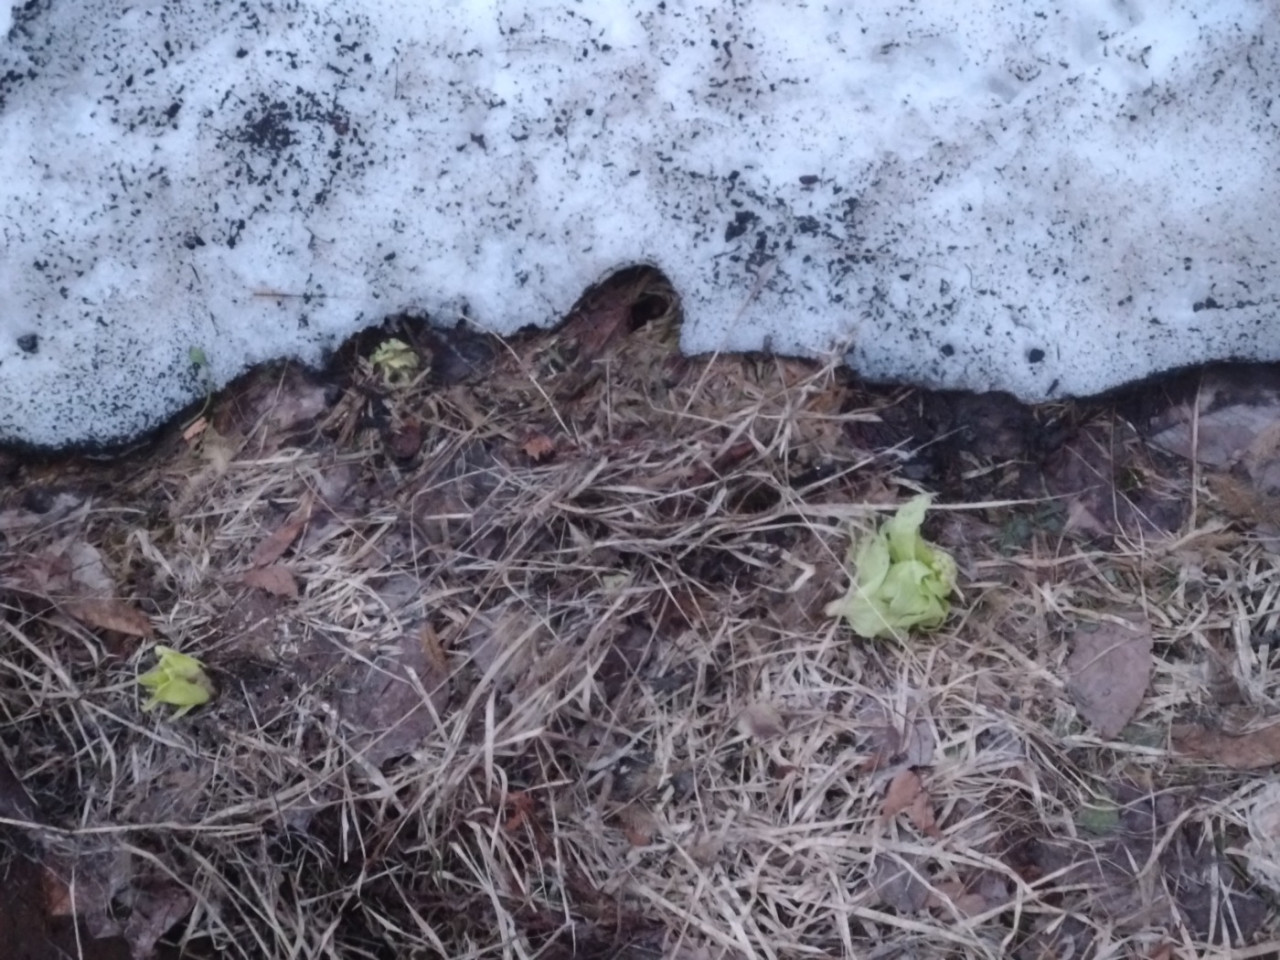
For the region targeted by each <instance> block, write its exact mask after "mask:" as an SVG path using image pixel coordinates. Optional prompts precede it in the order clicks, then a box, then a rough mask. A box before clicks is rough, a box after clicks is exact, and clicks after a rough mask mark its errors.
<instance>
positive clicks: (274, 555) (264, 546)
mask: <svg viewBox="0 0 1280 960" xmlns="http://www.w3.org/2000/svg"><path fill="white" fill-rule="evenodd" d="M311 507H312V501H311V498H310V497H307V499H306V500H305V501H303V503H302V505H301V506H300V507H298V509H297V510H295V511H294V512H293V514H292V515H291V516H290V517H289V519H288V520H286V521H285V522H284V523H283V524H281V526H280V527H278V528H277V529H276V531H275V532H274V533H272V534H271V535H270V536H269V537H267V538H266V539H265V540H263V541H262V542H261V543H259V544H258V545H257V546H256V547H255V548H254V550H253V554H252V555H251V556H250V558H249V559H250V562H251V563H252V564H253V565H254V566H255V567H266V566H269V565H271V564H273V563H275V562H276V561H277V560H279V559H280V558H281V557H283V556H284V553H285V551H286V550H288V549H289V547H290V546H292V545H293V541H294V540H297V539H298V534H300V533H301V532H302V528H303V527H305V526H306V525H307V521H308V520H310V519H311Z"/></svg>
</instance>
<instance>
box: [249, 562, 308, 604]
mask: <svg viewBox="0 0 1280 960" xmlns="http://www.w3.org/2000/svg"><path fill="white" fill-rule="evenodd" d="M240 581H241V583H243V584H244V585H245V586H247V587H257V588H258V589H259V590H265V591H267V593H274V594H275V595H276V596H277V597H288V598H289V599H291V600H296V599H298V580H297V578H296V577H295V576H294V575H293V571H292V570H290V569H289V568H288V567H286V566H284V565H283V564H278V563H277V564H273V565H271V566H269V567H254V568H253V569H252V570H248V571H246V572H245V574H244V576H242V577H241V578H240Z"/></svg>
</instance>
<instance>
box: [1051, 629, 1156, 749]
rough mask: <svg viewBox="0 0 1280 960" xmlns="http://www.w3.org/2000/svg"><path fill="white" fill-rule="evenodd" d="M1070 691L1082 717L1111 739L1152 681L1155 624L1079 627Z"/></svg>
mask: <svg viewBox="0 0 1280 960" xmlns="http://www.w3.org/2000/svg"><path fill="white" fill-rule="evenodd" d="M1067 674H1068V679H1067V690H1068V692H1069V693H1070V694H1071V699H1072V700H1073V701H1074V702H1075V705H1076V709H1077V710H1079V711H1080V715H1081V716H1082V717H1084V718H1085V719H1086V720H1087V721H1089V723H1091V724H1093V726H1094V727H1095V728H1096V729H1097V731H1098V733H1099V734H1100V735H1101V736H1102V737H1104V738H1107V739H1110V738H1111V737H1114V736H1116V734H1118V733H1119V732H1120V731H1121V730H1123V729H1124V727H1125V724H1127V723H1128V722H1129V721H1130V720H1131V719H1132V718H1133V715H1134V714H1135V713H1136V712H1137V710H1138V707H1139V706H1140V705H1141V704H1142V698H1143V696H1144V695H1145V694H1146V692H1147V684H1148V683H1149V682H1150V680H1151V627H1150V625H1149V624H1147V623H1145V622H1142V623H1137V622H1132V623H1130V624H1129V625H1122V624H1118V623H1110V622H1103V623H1098V624H1089V625H1088V626H1085V625H1081V626H1080V627H1078V628H1077V629H1076V632H1075V637H1074V649H1073V650H1072V651H1071V656H1070V658H1068V660H1067Z"/></svg>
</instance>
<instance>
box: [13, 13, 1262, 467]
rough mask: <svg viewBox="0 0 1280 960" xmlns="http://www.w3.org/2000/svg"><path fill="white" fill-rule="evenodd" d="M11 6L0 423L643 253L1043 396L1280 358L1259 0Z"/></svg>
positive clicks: (108, 410) (105, 426)
mask: <svg viewBox="0 0 1280 960" xmlns="http://www.w3.org/2000/svg"><path fill="white" fill-rule="evenodd" d="M0 9H3V10H4V11H5V13H3V14H0V18H2V17H4V16H5V15H7V13H8V7H7V6H5V7H0ZM14 12H15V18H14V23H13V26H12V29H11V30H9V36H8V39H7V40H3V41H0V170H3V171H4V178H5V182H6V189H5V190H4V192H3V195H2V196H0V232H2V234H3V239H4V245H3V249H2V250H0V439H4V440H18V441H24V442H29V443H35V444H41V445H59V444H64V443H70V442H86V441H88V442H106V441H111V440H118V439H121V438H124V437H127V436H129V435H132V434H135V433H137V432H138V431H141V430H143V429H146V428H148V427H150V426H153V425H155V424H156V423H158V422H160V421H161V420H162V419H163V418H164V417H166V416H168V415H170V414H171V413H172V412H173V411H174V410H175V409H177V408H178V407H179V406H181V405H182V404H184V403H186V402H188V401H190V400H192V399H193V398H195V397H197V396H199V395H200V394H201V393H202V391H203V388H204V380H203V376H202V374H201V372H199V371H195V370H193V369H192V366H191V363H190V351H191V349H192V348H193V347H198V348H199V349H201V350H203V352H204V354H205V356H206V357H207V358H208V360H209V363H210V367H211V370H210V372H211V373H212V374H213V377H214V379H215V380H216V381H217V382H219V383H222V382H225V381H227V380H228V379H230V378H231V377H233V376H235V375H236V374H237V373H238V372H240V371H241V370H242V369H244V368H245V367H246V366H247V365H249V364H253V363H256V362H259V361H262V360H266V359H269V358H274V357H279V356H296V357H299V358H301V359H303V360H305V361H308V362H317V361H319V360H321V359H322V357H323V355H324V353H325V351H326V350H328V349H330V348H332V347H333V346H335V345H336V344H337V343H338V342H340V341H341V339H343V338H345V337H346V336H348V335H349V334H351V333H352V332H354V331H356V330H358V329H360V328H362V327H364V326H367V325H369V324H372V323H376V322H377V321H379V320H380V319H382V318H383V317H385V316H387V315H390V314H393V313H397V312H401V311H417V312H426V313H429V314H430V315H431V316H432V317H433V318H435V319H437V320H439V321H442V322H452V321H454V320H455V319H457V318H459V317H467V318H469V319H470V320H471V321H472V322H474V323H475V324H477V325H479V326H481V327H484V328H486V329H490V330H494V331H497V332H510V331H513V330H515V329H517V328H520V327H522V326H525V325H527V324H530V323H537V324H548V323H552V322H554V321H555V320H556V319H557V318H558V317H559V316H560V315H561V314H562V313H563V312H564V311H565V310H566V309H567V308H568V307H569V306H570V305H571V304H572V303H573V301H574V300H575V299H576V298H577V297H578V295H579V294H580V293H581V292H582V290H583V289H584V288H585V287H586V286H588V285H589V284H591V283H593V282H595V281H597V280H599V279H601V278H602V277H603V276H605V275H606V274H607V273H609V272H610V271H612V270H614V269H617V268H619V267H622V266H626V265H630V264H634V263H641V262H643V263H652V264H654V265H656V266H658V267H660V268H661V269H663V270H664V271H666V272H667V274H668V275H669V276H670V277H671V278H672V280H673V282H674V283H675V285H676V287H677V289H678V290H679V291H680V292H681V294H682V295H683V296H684V298H685V306H686V312H687V317H688V319H687V322H686V326H685V329H684V334H683V336H684V341H683V346H684V348H685V349H686V350H687V351H691V352H701V351H710V350H744V349H757V348H760V347H763V346H768V347H770V348H772V349H773V350H776V351H780V352H787V353H799V354H814V353H821V352H824V351H827V350H830V349H833V348H840V349H844V348H847V349H848V357H849V361H850V363H852V364H853V365H854V366H855V367H856V368H857V369H859V370H860V371H862V372H863V373H865V374H866V375H868V376H869V377H873V378H878V379H894V380H907V381H914V382H919V383H924V384H929V385H933V386H942V387H952V388H967V389H973V390H987V389H1004V390H1010V391H1012V392H1014V393H1016V394H1017V395H1019V396H1021V397H1023V398H1024V399H1028V400H1040V399H1045V398H1050V397H1059V396H1064V395H1070V394H1075V395H1086V394H1091V393H1095V392H1098V391H1100V390H1103V389H1106V388H1108V387H1111V386H1114V385H1116V384H1119V383H1122V382H1125V381H1128V380H1132V379H1135V378H1138V377H1141V376H1144V375H1146V374H1149V373H1151V372H1154V371H1158V370H1163V369H1167V368H1170V367H1175V366H1179V365H1184V364H1189V363H1194V362H1198V361H1203V360H1209V359H1215V358H1216V359H1222V358H1247V359H1280V325H1278V324H1276V323H1275V322H1274V319H1273V317H1274V313H1275V306H1276V300H1277V295H1278V293H1280V282H1278V280H1277V277H1276V262H1277V254H1278V253H1280V237H1278V236H1277V231H1276V227H1275V214H1274V211H1276V210H1277V209H1280V203H1278V201H1280V194H1278V189H1277V186H1276V176H1275V171H1276V169H1277V166H1278V164H1277V160H1278V159H1280V158H1278V156H1277V154H1278V148H1277V144H1280V138H1278V137H1277V131H1276V124H1275V120H1274V118H1273V106H1272V101H1273V91H1274V89H1275V87H1276V84H1277V82H1278V81H1280V57H1278V55H1277V43H1276V41H1277V32H1278V30H1280V25H1278V24H1277V23H1276V22H1275V21H1274V18H1270V17H1269V16H1268V15H1267V6H1266V5H1263V4H1255V3H1250V2H1247V0H1237V2H1232V0H1220V2H1216V3H1205V2H1200V0H1197V2H1194V3H1183V2H1177V0H1125V2H1104V0H1093V2H1082V3H1077V4H1072V5H1070V6H1069V7H1068V8H1063V7H1062V6H1061V5H1059V4H1055V3H1051V2H1047V0H1028V2H1026V3H1023V4H1021V5H1019V6H1018V7H1017V9H1016V10H1009V9H1007V8H1005V7H1003V6H999V5H993V6H991V7H989V8H980V9H979V8H968V7H966V8H963V9H960V8H958V7H957V6H956V5H955V4H953V3H951V2H949V0H919V2H915V3H905V2H892V0H868V2H865V3H859V4H856V5H854V4H844V5H830V6H824V5H820V4H812V3H810V4H798V3H791V2H786V3H784V2H780V0H741V2H738V3H735V4H721V3H701V2H690V0H667V2H666V3H662V4H659V3H654V2H640V0H628V2H623V0H620V2H618V3H614V4H609V5H607V8H606V7H605V6H603V5H602V6H601V7H599V8H595V7H593V6H592V5H573V6H566V5H565V4H563V3H560V2H550V0H509V2H504V3H502V4H478V3H477V4H456V3H452V4H450V3H440V2H437V0H430V2H421V0H418V2H408V0H384V2H381V3H377V4H374V3H370V2H368V0H333V2H327V3H319V2H302V0H294V2H290V3H284V4H279V3H265V2H253V0H246V2H240V3H235V4H232V3H225V2H213V3H205V4H193V3H187V2H178V0H146V2H143V3H137V2H127V3H126V2H119V0H103V2H99V3H94V4H55V3H51V2H42V3H35V4H32V3H28V4H25V5H23V6H22V7H20V8H16V9H15V11H14ZM0 23H3V19H0Z"/></svg>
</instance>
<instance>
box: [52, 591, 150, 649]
mask: <svg viewBox="0 0 1280 960" xmlns="http://www.w3.org/2000/svg"><path fill="white" fill-rule="evenodd" d="M62 610H63V612H65V613H68V614H70V615H71V616H73V617H75V618H76V619H77V620H79V621H80V622H81V623H87V624H88V625H89V626H91V627H97V628H98V629H100V630H114V631H115V632H116V633H123V634H126V635H128V636H130V637H142V638H144V639H150V638H151V637H153V636H155V629H154V628H153V627H152V626H151V620H150V619H149V618H148V617H147V615H146V614H145V613H143V612H142V611H141V610H139V609H138V608H137V607H134V606H132V605H130V604H128V603H125V602H124V601H123V600H116V599H113V598H111V597H90V598H89V599H87V600H68V601H67V602H66V603H64V604H63V605H62Z"/></svg>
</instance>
